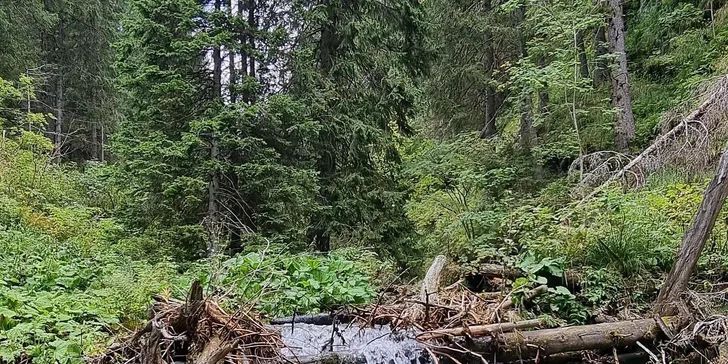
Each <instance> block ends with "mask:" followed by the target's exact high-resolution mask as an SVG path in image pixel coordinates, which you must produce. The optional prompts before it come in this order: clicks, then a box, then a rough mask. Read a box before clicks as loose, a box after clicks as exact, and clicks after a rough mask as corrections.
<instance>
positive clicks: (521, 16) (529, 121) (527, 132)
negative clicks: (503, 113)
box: [515, 5, 534, 151]
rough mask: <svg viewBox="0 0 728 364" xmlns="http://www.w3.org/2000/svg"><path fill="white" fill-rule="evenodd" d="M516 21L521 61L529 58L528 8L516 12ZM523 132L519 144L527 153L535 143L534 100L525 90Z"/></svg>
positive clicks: (519, 8) (522, 114) (525, 89)
mask: <svg viewBox="0 0 728 364" xmlns="http://www.w3.org/2000/svg"><path fill="white" fill-rule="evenodd" d="M515 16H516V21H517V22H518V24H519V27H520V30H519V34H518V43H519V47H520V49H521V59H525V58H527V57H528V46H527V43H526V34H525V33H524V31H523V28H524V21H525V19H526V8H525V5H522V6H519V7H518V9H516V10H515ZM520 104H521V105H520V107H521V131H520V133H519V143H520V145H521V148H522V149H523V150H526V151H530V150H531V146H532V143H533V134H534V132H533V99H532V97H531V90H530V89H527V88H524V89H523V90H521V100H520Z"/></svg>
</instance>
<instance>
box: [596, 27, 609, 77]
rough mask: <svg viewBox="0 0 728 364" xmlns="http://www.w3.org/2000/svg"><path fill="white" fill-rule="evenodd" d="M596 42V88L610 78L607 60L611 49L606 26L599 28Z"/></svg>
mask: <svg viewBox="0 0 728 364" xmlns="http://www.w3.org/2000/svg"><path fill="white" fill-rule="evenodd" d="M594 42H595V43H596V49H595V52H594V58H595V59H596V65H595V66H594V87H599V86H601V85H602V84H603V83H605V82H607V80H609V78H610V74H609V64H608V62H607V59H606V57H607V55H608V54H609V48H608V43H607V32H606V30H605V28H604V26H599V27H597V29H596V31H595V33H594Z"/></svg>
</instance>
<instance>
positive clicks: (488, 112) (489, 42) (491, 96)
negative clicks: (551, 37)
mask: <svg viewBox="0 0 728 364" xmlns="http://www.w3.org/2000/svg"><path fill="white" fill-rule="evenodd" d="M483 7H484V9H483V10H484V12H489V11H490V10H491V5H490V1H486V2H485V5H484V6H483ZM483 45H484V49H483V71H484V72H485V76H486V81H485V82H486V84H485V87H484V89H483V97H484V98H485V100H484V101H485V123H484V124H483V127H482V128H481V129H480V138H481V139H485V138H490V137H493V136H495V134H496V133H497V130H496V128H495V116H496V103H497V100H496V90H495V87H494V86H493V69H494V68H495V50H494V49H493V35H492V34H491V32H490V29H485V31H484V32H483Z"/></svg>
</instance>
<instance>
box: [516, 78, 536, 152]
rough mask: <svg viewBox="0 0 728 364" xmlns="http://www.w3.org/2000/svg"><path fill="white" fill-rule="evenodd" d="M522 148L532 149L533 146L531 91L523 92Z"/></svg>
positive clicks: (520, 139)
mask: <svg viewBox="0 0 728 364" xmlns="http://www.w3.org/2000/svg"><path fill="white" fill-rule="evenodd" d="M519 143H520V144H521V149H523V150H526V151H530V150H531V147H532V146H533V101H532V100H531V93H529V92H525V91H523V92H521V132H520V138H519Z"/></svg>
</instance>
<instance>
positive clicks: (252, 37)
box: [248, 0, 258, 102]
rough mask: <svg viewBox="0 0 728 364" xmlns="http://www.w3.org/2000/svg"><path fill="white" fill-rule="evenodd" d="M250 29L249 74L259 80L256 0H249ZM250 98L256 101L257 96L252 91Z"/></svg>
mask: <svg viewBox="0 0 728 364" xmlns="http://www.w3.org/2000/svg"><path fill="white" fill-rule="evenodd" d="M248 29H249V32H250V36H249V37H248V42H249V45H250V50H249V51H248V63H249V67H250V73H249V76H250V78H252V79H253V80H257V77H256V72H255V35H256V34H257V31H258V22H257V21H256V19H255V0H250V1H248ZM250 99H251V102H254V101H255V96H254V95H252V93H251V97H250Z"/></svg>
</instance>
